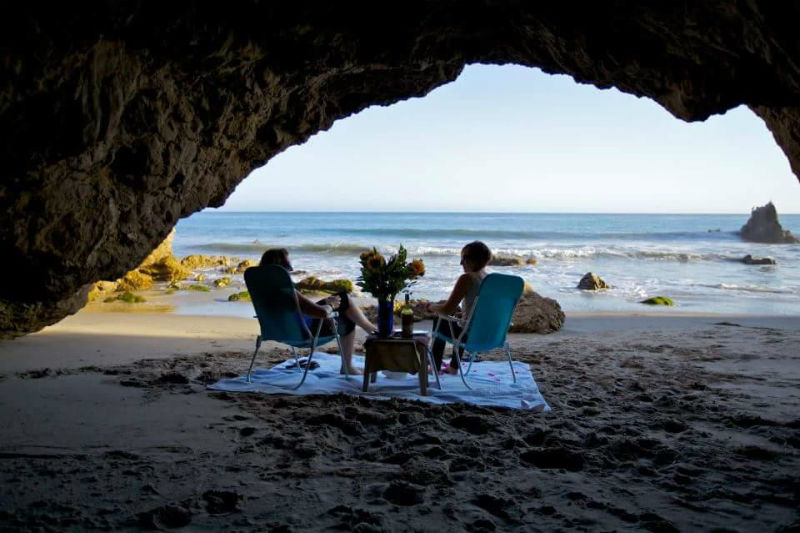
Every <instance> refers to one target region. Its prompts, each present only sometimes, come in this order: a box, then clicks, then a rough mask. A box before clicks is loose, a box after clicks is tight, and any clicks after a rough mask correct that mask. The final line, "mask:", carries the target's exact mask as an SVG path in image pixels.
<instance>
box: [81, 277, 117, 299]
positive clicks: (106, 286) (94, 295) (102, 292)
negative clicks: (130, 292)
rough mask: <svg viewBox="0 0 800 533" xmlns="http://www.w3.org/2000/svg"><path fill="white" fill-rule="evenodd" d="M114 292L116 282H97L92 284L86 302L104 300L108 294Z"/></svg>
mask: <svg viewBox="0 0 800 533" xmlns="http://www.w3.org/2000/svg"><path fill="white" fill-rule="evenodd" d="M116 291H117V282H116V281H97V282H95V283H94V284H92V288H91V290H90V291H89V297H88V301H89V302H93V301H95V300H100V299H105V298H106V297H108V295H109V294H111V293H112V292H116Z"/></svg>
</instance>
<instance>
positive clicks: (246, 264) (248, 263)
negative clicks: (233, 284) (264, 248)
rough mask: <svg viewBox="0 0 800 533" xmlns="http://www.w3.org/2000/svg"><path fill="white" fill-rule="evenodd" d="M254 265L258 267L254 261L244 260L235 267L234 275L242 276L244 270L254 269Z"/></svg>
mask: <svg viewBox="0 0 800 533" xmlns="http://www.w3.org/2000/svg"><path fill="white" fill-rule="evenodd" d="M256 265H258V263H257V262H255V261H253V260H251V259H245V260H244V261H242V262H240V263H239V264H238V265H236V273H237V274H244V271H245V270H247V269H248V268H250V267H254V266H256Z"/></svg>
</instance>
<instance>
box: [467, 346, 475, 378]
mask: <svg viewBox="0 0 800 533" xmlns="http://www.w3.org/2000/svg"><path fill="white" fill-rule="evenodd" d="M464 353H465V354H468V355H469V365H467V371H466V372H464V375H465V376H469V372H470V370H472V363H473V361H475V354H474V353H472V352H468V351H466V350H464Z"/></svg>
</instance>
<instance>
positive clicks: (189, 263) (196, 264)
mask: <svg viewBox="0 0 800 533" xmlns="http://www.w3.org/2000/svg"><path fill="white" fill-rule="evenodd" d="M240 262H241V259H237V258H235V257H228V256H226V255H201V254H192V255H187V256H186V257H184V258H183V259H181V266H183V267H185V268H188V269H189V270H197V269H198V268H228V267H230V266H231V265H234V264H236V265H238V264H239V263H240Z"/></svg>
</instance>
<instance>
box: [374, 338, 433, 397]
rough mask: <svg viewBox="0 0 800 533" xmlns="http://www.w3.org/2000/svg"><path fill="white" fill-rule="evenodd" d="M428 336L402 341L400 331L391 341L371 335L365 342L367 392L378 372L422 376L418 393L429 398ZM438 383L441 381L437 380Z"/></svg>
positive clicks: (403, 339)
mask: <svg viewBox="0 0 800 533" xmlns="http://www.w3.org/2000/svg"><path fill="white" fill-rule="evenodd" d="M429 341H430V337H429V335H428V333H427V332H422V333H417V332H415V333H414V335H413V336H412V337H411V338H403V337H401V336H400V332H399V331H395V332H394V335H392V336H391V337H388V338H383V337H378V336H377V335H369V336H368V337H367V340H366V341H365V342H364V389H363V390H364V392H368V391H369V383H370V381H371V382H372V383H375V380H376V379H377V377H378V370H391V371H394V372H409V373H411V374H419V391H420V394H422V395H423V396H426V395H427V394H428V344H429ZM436 377H437V381H438V377H439V376H436Z"/></svg>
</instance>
